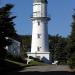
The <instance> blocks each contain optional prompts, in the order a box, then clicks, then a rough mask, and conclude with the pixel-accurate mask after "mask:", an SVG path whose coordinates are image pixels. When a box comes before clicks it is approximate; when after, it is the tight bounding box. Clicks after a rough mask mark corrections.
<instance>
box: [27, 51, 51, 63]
mask: <svg viewBox="0 0 75 75" xmlns="http://www.w3.org/2000/svg"><path fill="white" fill-rule="evenodd" d="M27 55H28V57H29V56H32V57H34V58H38V59H40V60H42V61H43V62H45V63H47V64H50V62H51V61H50V52H35V53H32V52H27Z"/></svg>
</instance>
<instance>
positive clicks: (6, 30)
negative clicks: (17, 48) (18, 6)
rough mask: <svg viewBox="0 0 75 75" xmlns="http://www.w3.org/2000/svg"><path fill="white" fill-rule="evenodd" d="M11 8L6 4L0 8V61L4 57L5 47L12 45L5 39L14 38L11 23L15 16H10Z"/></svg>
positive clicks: (14, 32)
mask: <svg viewBox="0 0 75 75" xmlns="http://www.w3.org/2000/svg"><path fill="white" fill-rule="evenodd" d="M12 8H13V5H12V4H6V5H5V6H4V7H2V8H0V59H4V57H5V55H6V49H5V47H6V46H8V45H10V44H11V43H12V41H11V40H9V39H6V37H10V38H14V37H15V36H16V31H15V29H14V25H15V24H14V23H13V19H14V18H15V16H11V12H10V10H11V9H12Z"/></svg>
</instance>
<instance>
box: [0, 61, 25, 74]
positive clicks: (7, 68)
mask: <svg viewBox="0 0 75 75" xmlns="http://www.w3.org/2000/svg"><path fill="white" fill-rule="evenodd" d="M23 68H25V66H21V65H18V64H15V63H12V62H8V61H3V60H0V73H3V72H4V73H7V72H13V71H19V70H22V69H23Z"/></svg>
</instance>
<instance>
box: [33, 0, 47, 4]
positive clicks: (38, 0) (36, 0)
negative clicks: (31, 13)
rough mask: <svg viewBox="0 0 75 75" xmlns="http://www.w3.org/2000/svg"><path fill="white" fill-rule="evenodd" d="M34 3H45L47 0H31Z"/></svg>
mask: <svg viewBox="0 0 75 75" xmlns="http://www.w3.org/2000/svg"><path fill="white" fill-rule="evenodd" d="M33 2H34V3H38V2H41V3H47V0H33Z"/></svg>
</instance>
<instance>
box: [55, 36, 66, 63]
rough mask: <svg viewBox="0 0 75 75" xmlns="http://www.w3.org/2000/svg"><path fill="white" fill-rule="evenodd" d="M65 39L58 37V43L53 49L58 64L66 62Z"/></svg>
mask: <svg viewBox="0 0 75 75" xmlns="http://www.w3.org/2000/svg"><path fill="white" fill-rule="evenodd" d="M66 45H67V41H66V39H65V38H62V37H61V38H60V39H59V41H58V43H57V44H56V47H55V51H54V60H57V61H59V64H66V62H67V58H66V54H67V53H66V49H65V47H66Z"/></svg>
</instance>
